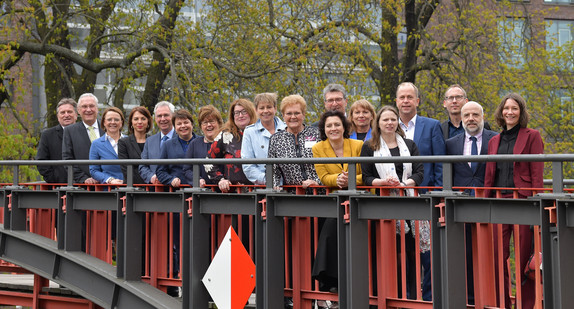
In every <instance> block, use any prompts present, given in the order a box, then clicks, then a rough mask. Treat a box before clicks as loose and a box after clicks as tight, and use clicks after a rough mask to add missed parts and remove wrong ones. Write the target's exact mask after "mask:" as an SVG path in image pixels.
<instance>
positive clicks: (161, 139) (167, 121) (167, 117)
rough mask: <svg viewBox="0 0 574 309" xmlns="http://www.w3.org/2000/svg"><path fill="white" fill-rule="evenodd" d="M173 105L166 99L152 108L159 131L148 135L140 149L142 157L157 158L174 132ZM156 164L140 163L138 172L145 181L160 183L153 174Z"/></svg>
mask: <svg viewBox="0 0 574 309" xmlns="http://www.w3.org/2000/svg"><path fill="white" fill-rule="evenodd" d="M174 112H175V107H174V106H173V104H171V103H169V102H167V101H161V102H159V103H157V104H156V105H155V107H154V110H153V115H154V119H155V124H156V125H157V127H158V128H159V132H157V134H154V135H152V136H150V137H148V138H147V139H146V141H145V145H144V148H143V150H142V159H159V158H160V156H161V149H162V147H163V144H164V143H165V142H166V141H167V140H169V139H170V138H172V137H173V136H174V134H175V132H174V129H173V123H172V121H171V119H172V117H173V113H174ZM156 170H157V165H143V164H142V165H140V166H139V173H140V175H141V177H142V179H143V180H144V181H145V182H146V183H151V184H161V182H160V181H159V180H158V179H157V176H156V174H155V172H156Z"/></svg>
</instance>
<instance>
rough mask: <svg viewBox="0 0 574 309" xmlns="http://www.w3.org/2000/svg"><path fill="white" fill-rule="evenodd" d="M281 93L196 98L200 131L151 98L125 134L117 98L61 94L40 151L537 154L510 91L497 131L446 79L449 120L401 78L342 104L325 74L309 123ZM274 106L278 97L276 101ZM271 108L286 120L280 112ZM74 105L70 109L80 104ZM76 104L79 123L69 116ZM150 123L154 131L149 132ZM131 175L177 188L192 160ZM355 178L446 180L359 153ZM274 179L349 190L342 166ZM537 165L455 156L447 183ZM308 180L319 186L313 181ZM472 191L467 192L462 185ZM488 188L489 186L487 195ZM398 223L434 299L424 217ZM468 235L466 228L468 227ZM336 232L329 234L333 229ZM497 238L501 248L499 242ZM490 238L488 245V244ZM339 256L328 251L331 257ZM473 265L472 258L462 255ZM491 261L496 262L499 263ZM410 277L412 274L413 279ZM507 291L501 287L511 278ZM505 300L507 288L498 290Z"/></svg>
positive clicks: (204, 179)
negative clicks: (424, 109)
mask: <svg viewBox="0 0 574 309" xmlns="http://www.w3.org/2000/svg"><path fill="white" fill-rule="evenodd" d="M277 99H278V98H277V94H275V93H260V94H257V95H256V96H255V98H254V100H253V102H252V101H250V100H248V99H237V100H235V101H233V102H232V103H231V104H230V106H229V110H228V115H227V121H226V122H225V123H224V122H223V119H222V116H221V114H220V112H219V111H218V110H217V108H215V107H214V106H212V105H207V106H203V107H201V108H200V110H199V113H198V114H197V121H198V123H199V125H200V130H201V133H202V136H197V135H195V133H194V132H193V129H194V117H193V116H192V114H191V113H190V112H189V111H187V110H185V109H180V110H177V111H176V110H175V107H174V105H173V104H171V103H169V102H167V101H162V102H159V103H157V104H156V106H155V108H154V111H153V114H154V117H153V118H152V115H151V114H150V112H149V111H148V110H147V109H146V108H144V107H136V108H133V109H132V110H131V112H130V114H129V116H128V124H127V129H128V132H129V135H128V136H124V135H123V134H122V129H123V127H124V122H125V118H124V115H123V113H122V111H121V110H120V109H118V108H116V107H109V108H106V109H105V110H104V112H103V114H102V119H101V122H100V121H99V120H98V119H97V115H98V99H97V98H96V97H95V96H94V95H93V94H90V93H86V94H83V95H82V96H80V98H79V99H78V103H77V105H76V102H75V101H74V100H72V99H62V100H61V101H60V102H59V103H58V105H57V115H58V121H59V124H58V125H57V126H55V127H53V128H50V129H47V130H45V131H44V132H43V133H42V137H41V139H40V144H39V146H38V155H37V159H39V160H42V159H51V160H57V159H64V160H74V159H90V160H99V159H140V158H141V159H175V158H267V157H269V158H312V157H353V156H366V157H390V156H403V157H404V156H419V155H422V156H432V155H444V154H450V155H481V154H483V155H484V154H537V153H542V152H543V148H544V145H543V142H542V138H541V136H540V133H539V132H538V131H536V130H534V129H529V128H527V124H528V119H529V116H528V111H527V107H526V102H525V100H524V99H523V98H522V97H521V96H520V95H518V94H516V93H510V94H508V95H506V96H504V98H502V100H501V102H500V104H499V106H498V108H497V109H496V112H495V120H496V123H497V125H498V126H499V127H500V128H501V129H502V130H501V132H500V134H497V133H496V132H494V131H491V130H489V128H490V126H489V125H488V123H486V122H485V121H484V112H483V108H482V106H481V105H480V104H479V103H477V102H474V101H470V102H469V100H468V98H467V95H466V92H465V90H464V89H463V88H462V87H461V86H460V85H452V86H450V87H449V88H448V89H447V91H446V93H445V97H444V101H443V105H444V107H445V108H446V110H447V112H448V115H449V118H448V120H446V121H444V122H443V123H441V122H439V121H438V120H436V119H431V118H428V117H423V116H420V115H418V111H417V108H418V106H419V103H420V95H419V90H418V88H417V87H416V86H415V85H414V84H412V83H409V82H405V83H402V84H400V85H399V86H398V88H397V91H396V99H395V106H392V105H386V106H383V107H382V108H381V109H380V110H379V111H378V112H376V111H375V108H374V106H373V105H372V104H371V103H370V102H369V101H367V100H364V99H362V100H358V101H356V102H354V103H353V104H352V105H351V106H350V109H349V111H348V113H347V105H348V98H347V92H346V90H345V88H344V87H343V86H342V85H340V84H329V85H327V86H326V87H325V89H324V91H323V99H324V104H325V112H324V113H323V114H322V115H321V117H320V120H319V121H318V122H316V123H313V124H310V125H306V124H305V115H306V112H307V104H306V101H305V99H304V98H303V97H302V96H300V95H296V94H294V95H289V96H286V97H284V98H283V99H282V100H281V101H280V103H279V104H278V102H277ZM278 105H279V106H278ZM278 108H279V110H280V112H281V115H282V119H281V118H280V117H278V116H277V109H278ZM76 110H77V112H76ZM77 114H79V115H80V117H81V121H80V122H77V123H76V117H77ZM153 121H155V124H156V127H157V129H158V132H157V133H156V134H154V135H151V136H150V135H149V132H150V130H151V128H152V124H153ZM73 168H74V182H76V183H85V184H97V183H102V184H122V183H124V182H126V179H127V167H126V166H124V165H121V166H120V165H98V164H97V162H94V164H92V165H90V166H89V167H88V166H74V167H73ZM265 169H266V167H265V165H264V164H242V165H238V164H233V163H229V164H222V165H217V164H206V165H204V166H202V167H201V168H200V175H199V179H200V186H202V187H203V186H205V185H207V184H212V185H215V186H217V188H218V189H219V190H220V191H221V192H230V191H232V190H233V186H235V185H251V184H255V185H261V184H265V183H266V170H265ZM39 170H40V173H41V174H42V176H43V177H44V179H45V181H46V182H52V183H65V182H66V170H65V169H64V168H63V167H59V166H54V167H49V166H40V167H39ZM134 170H135V171H136V172H135V173H134V175H133V182H134V183H136V184H145V183H147V184H164V185H166V186H172V187H174V188H178V187H180V186H181V185H183V184H192V183H193V178H194V175H193V173H194V170H193V167H192V166H191V165H177V164H166V165H159V166H158V165H146V164H141V165H139V166H137V167H136V169H134ZM356 171H357V173H356V183H357V184H358V185H366V186H373V187H390V192H391V194H398V191H399V190H403V192H404V194H406V195H414V194H415V191H414V190H413V188H414V187H421V188H419V190H418V191H419V192H424V191H425V190H426V189H428V188H427V187H435V186H438V187H440V186H442V165H441V164H440V163H424V164H422V163H365V164H358V165H357V167H356ZM271 175H273V179H272V183H273V186H274V187H275V188H280V187H283V188H284V189H286V190H288V191H291V190H295V189H294V188H295V187H302V188H303V189H304V190H307V191H308V193H311V191H310V190H312V189H313V186H325V187H328V190H329V191H330V192H333V191H336V190H339V189H344V188H347V186H348V184H349V177H352V176H353V175H349V174H348V165H347V164H306V163H298V164H295V163H281V164H274V165H273V171H272V173H271ZM542 175H543V164H542V163H541V162H487V163H483V162H480V163H476V162H468V163H454V164H453V181H454V185H455V186H460V187H482V186H486V187H504V188H513V187H520V188H542V187H543V184H542ZM315 189H316V188H315ZM467 192H468V193H469V194H474V192H473V190H471V189H467ZM493 195H494V191H492V190H486V196H487V197H488V196H493ZM518 195H519V196H520V197H527V196H529V195H532V192H531V191H528V190H520V191H518ZM512 196H513V192H512V191H510V190H503V191H502V197H512ZM402 227H404V230H405V232H406V234H407V244H406V247H407V257H406V258H407V261H408V264H409V265H411V266H410V267H407V280H408V281H409V282H408V283H409V284H408V285H407V291H406V294H407V296H408V297H409V298H414V297H415V296H416V292H415V291H416V290H415V289H416V286H414V285H413V284H414V283H413V282H414V278H415V270H414V267H413V266H412V265H414V260H415V259H414V252H415V250H414V247H415V244H414V239H415V234H416V233H417V232H418V233H420V235H419V236H420V237H419V239H420V243H419V244H418V245H419V246H420V248H421V250H420V252H421V265H422V267H423V271H424V277H423V286H422V290H423V299H424V300H431V298H432V292H431V286H430V283H431V277H430V252H429V251H430V227H429V225H428V222H424V221H423V222H420V224H418V230H416V231H415V224H414V222H405V223H403V224H402V226H401V224H400V223H397V230H400V228H402ZM332 228H333V224H331V223H329V222H328V220H327V221H326V222H325V223H324V224H323V230H322V232H321V238H322V239H323V238H325V239H328V238H330V236H331V233H332ZM502 233H503V235H502V238H503V241H504V244H503V256H504V258H505V260H506V259H508V257H509V241H510V235H511V234H512V227H511V226H510V225H505V226H504V227H503V229H502ZM467 235H468V236H469V237H470V226H469V227H468V228H467ZM532 237H533V233H532V231H531V229H530V227H528V226H521V227H520V250H521V254H520V256H521V259H522V260H521V261H520V264H521V265H520V266H521V267H522V269H524V267H525V265H526V263H527V260H528V257H530V252H531V251H532V248H531V243H532ZM331 238H332V237H331ZM321 244H323V245H325V246H327V247H326V248H323V249H320V248H318V254H317V255H318V256H317V258H316V262H315V266H314V269H313V276H314V277H315V278H316V279H318V280H320V282H321V285H322V288H321V289H323V290H327V291H329V290H331V291H332V290H333V289H336V288H337V273H336V263H335V267H334V268H333V267H332V265H333V262H332V260H331V261H329V260H322V259H321V258H320V257H319V255H320V254H319V251H320V250H324V252H325V255H326V256H329V254H328V252H329V250H330V249H329V248H328V246H329V241H328V240H325V241H324V242H320V244H319V245H320V246H321ZM467 244H468V245H467V248H466V250H467V257H468V258H471V257H472V252H471V250H472V246H471V245H470V238H468V239H467ZM496 248H497V247H496ZM496 248H495V249H496ZM335 262H336V261H335ZM468 264H470V265H468ZM467 265H468V271H467V273H468V275H467V283H468V284H467V285H468V286H469V290H468V294H469V295H468V297H469V303H472V302H473V291H472V290H473V289H472V263H467ZM497 271H498V270H497ZM504 277H505V284H508V283H509V280H508V270H507V269H506V267H505V269H504ZM409 278H411V279H412V280H411V279H409ZM531 281H532V280H525V283H523V287H522V304H523V308H531V307H532V306H533V303H534V295H535V293H534V282H531ZM505 291H509V289H508V287H506V288H505ZM505 301H506V302H507V308H510V306H509V301H510V297H509V295H505Z"/></svg>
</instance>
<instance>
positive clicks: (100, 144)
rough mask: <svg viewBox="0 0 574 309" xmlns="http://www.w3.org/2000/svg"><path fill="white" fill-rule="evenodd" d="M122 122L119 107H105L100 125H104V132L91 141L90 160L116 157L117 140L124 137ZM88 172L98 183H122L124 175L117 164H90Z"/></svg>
mask: <svg viewBox="0 0 574 309" xmlns="http://www.w3.org/2000/svg"><path fill="white" fill-rule="evenodd" d="M124 122H125V118H124V114H123V113H122V111H121V110H120V109H119V108H117V107H109V108H106V110H105V111H104V114H103V115H102V127H104V132H106V133H105V134H104V136H102V137H100V138H98V139H96V140H94V141H93V142H92V145H91V147H90V160H112V159H117V158H118V141H119V140H120V138H122V137H124V136H123V134H122V128H123V126H124ZM90 174H91V175H92V178H94V179H95V180H96V181H97V182H98V183H107V184H122V183H124V181H123V179H124V175H123V174H122V168H121V167H120V166H119V165H99V164H94V165H90Z"/></svg>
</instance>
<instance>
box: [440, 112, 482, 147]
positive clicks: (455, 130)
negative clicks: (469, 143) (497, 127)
mask: <svg viewBox="0 0 574 309" xmlns="http://www.w3.org/2000/svg"><path fill="white" fill-rule="evenodd" d="M462 133H465V131H464V127H463V126H462V122H461V123H460V125H459V126H458V128H457V127H455V126H454V124H452V122H451V121H450V119H449V120H448V138H451V137H455V136H457V135H459V134H462ZM477 138H478V137H477ZM479 149H480V148H479Z"/></svg>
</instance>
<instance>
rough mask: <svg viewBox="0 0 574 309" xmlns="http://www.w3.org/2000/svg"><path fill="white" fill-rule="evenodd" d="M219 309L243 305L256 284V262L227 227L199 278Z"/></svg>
mask: <svg viewBox="0 0 574 309" xmlns="http://www.w3.org/2000/svg"><path fill="white" fill-rule="evenodd" d="M201 281H202V282H203V284H204V285H205V287H206V288H207V291H208V292H209V295H211V297H212V298H213V301H214V302H215V304H216V305H217V308H219V309H239V308H244V307H245V304H246V303H247V300H248V299H249V296H251V292H253V288H255V264H254V263H253V261H252V260H251V257H250V256H249V254H248V253H247V250H245V247H244V246H243V244H242V243H241V240H240V239H239V237H238V236H237V234H236V233H235V230H234V229H233V227H229V230H227V233H226V234H225V237H224V238H223V240H222V241H221V244H220V246H219V249H218V250H217V253H216V254H215V257H213V261H211V264H210V265H209V268H208V269H207V272H205V275H204V276H203V279H202V280H201Z"/></svg>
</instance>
